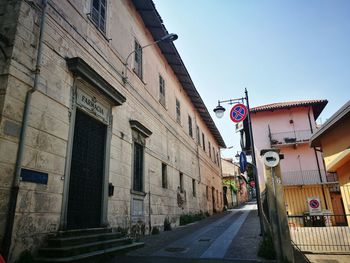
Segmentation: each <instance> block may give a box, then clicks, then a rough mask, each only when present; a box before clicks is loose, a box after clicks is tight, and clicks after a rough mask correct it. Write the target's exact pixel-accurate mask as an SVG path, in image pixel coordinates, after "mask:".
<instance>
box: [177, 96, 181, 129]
mask: <svg viewBox="0 0 350 263" xmlns="http://www.w3.org/2000/svg"><path fill="white" fill-rule="evenodd" d="M176 121H177V122H178V123H180V124H181V105H180V101H179V100H178V99H176Z"/></svg>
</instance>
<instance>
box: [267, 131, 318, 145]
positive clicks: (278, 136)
mask: <svg viewBox="0 0 350 263" xmlns="http://www.w3.org/2000/svg"><path fill="white" fill-rule="evenodd" d="M311 135H312V133H311V130H299V131H291V132H279V133H271V134H270V140H271V145H272V146H279V145H280V146H284V145H290V144H292V145H294V144H300V143H308V142H309V140H310V137H311Z"/></svg>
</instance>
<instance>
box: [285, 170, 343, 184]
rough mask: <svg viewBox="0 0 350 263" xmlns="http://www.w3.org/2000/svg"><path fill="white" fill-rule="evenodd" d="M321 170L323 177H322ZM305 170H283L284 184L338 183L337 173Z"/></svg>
mask: <svg viewBox="0 0 350 263" xmlns="http://www.w3.org/2000/svg"><path fill="white" fill-rule="evenodd" d="M320 172H321V178H322V180H321V178H320ZM320 172H319V171H318V170H305V171H290V172H282V184H283V185H285V186H292V185H311V184H334V185H335V184H337V183H338V179H337V175H336V174H335V173H326V172H325V171H320Z"/></svg>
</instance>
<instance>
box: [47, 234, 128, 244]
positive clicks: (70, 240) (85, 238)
mask: <svg viewBox="0 0 350 263" xmlns="http://www.w3.org/2000/svg"><path fill="white" fill-rule="evenodd" d="M121 237H123V234H121V233H120V232H110V233H98V234H91V235H81V236H64V237H62V236H55V237H51V238H49V239H48V240H47V244H48V247H64V246H73V245H79V244H84V243H91V242H96V241H102V240H109V239H117V238H121Z"/></svg>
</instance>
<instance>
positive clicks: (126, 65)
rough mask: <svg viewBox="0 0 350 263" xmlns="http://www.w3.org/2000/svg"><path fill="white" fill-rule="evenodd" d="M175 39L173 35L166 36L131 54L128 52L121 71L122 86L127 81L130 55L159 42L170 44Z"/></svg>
mask: <svg viewBox="0 0 350 263" xmlns="http://www.w3.org/2000/svg"><path fill="white" fill-rule="evenodd" d="M176 39H178V35H176V34H173V33H171V34H167V35H165V36H163V37H161V38H160V39H158V40H156V41H154V42H152V43H150V44H147V45H145V46H143V47H140V48H139V49H138V50H136V49H135V50H133V51H132V52H130V53H129V55H128V56H127V57H126V60H125V64H124V71H123V82H124V84H125V83H126V82H127V81H128V61H129V58H130V57H131V55H132V54H134V53H135V52H136V51H139V50H143V49H144V48H146V47H149V46H153V45H155V44H157V43H160V42H165V43H170V42H173V41H175V40H176Z"/></svg>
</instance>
